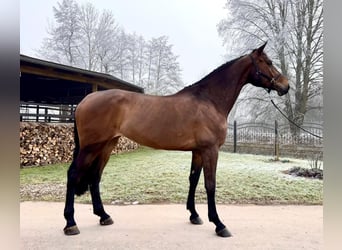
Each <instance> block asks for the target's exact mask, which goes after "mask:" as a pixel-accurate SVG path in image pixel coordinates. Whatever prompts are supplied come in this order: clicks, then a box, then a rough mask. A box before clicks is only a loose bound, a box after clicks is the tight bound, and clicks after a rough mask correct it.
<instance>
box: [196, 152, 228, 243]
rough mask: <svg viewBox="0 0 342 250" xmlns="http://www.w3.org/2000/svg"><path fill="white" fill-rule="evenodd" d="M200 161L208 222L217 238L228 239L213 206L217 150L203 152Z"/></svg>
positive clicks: (214, 205)
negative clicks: (202, 170)
mask: <svg viewBox="0 0 342 250" xmlns="http://www.w3.org/2000/svg"><path fill="white" fill-rule="evenodd" d="M202 159H203V168H204V183H205V189H206V191H207V199H208V217H209V221H211V222H213V223H214V224H215V226H216V229H215V232H216V234H217V235H218V236H221V237H230V236H232V235H231V233H230V232H229V231H228V230H227V228H226V226H225V225H224V224H223V223H222V222H221V221H220V219H219V216H218V214H217V210H216V204H215V189H216V167H217V159H218V149H216V148H211V149H208V150H205V151H204V152H203V154H202Z"/></svg>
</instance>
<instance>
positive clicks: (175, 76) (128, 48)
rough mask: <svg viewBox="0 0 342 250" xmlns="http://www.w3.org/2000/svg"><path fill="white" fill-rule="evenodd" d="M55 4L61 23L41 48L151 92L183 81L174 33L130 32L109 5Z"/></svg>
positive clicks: (71, 1)
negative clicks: (145, 34)
mask: <svg viewBox="0 0 342 250" xmlns="http://www.w3.org/2000/svg"><path fill="white" fill-rule="evenodd" d="M57 5H58V6H57V7H54V13H55V16H54V17H55V21H56V22H55V25H54V24H52V26H51V28H50V32H49V37H48V38H46V39H45V41H44V43H43V45H42V47H41V49H40V51H39V53H40V55H42V56H43V57H45V58H46V59H50V60H53V61H58V62H61V63H66V64H69V65H73V66H78V67H81V68H86V69H88V70H96V71H101V72H106V73H110V74H114V75H115V76H117V77H119V78H121V79H123V80H127V81H132V82H133V83H135V84H137V85H140V86H142V87H144V88H145V89H146V90H145V91H146V92H147V93H153V94H169V93H173V92H175V91H176V90H177V89H179V88H180V87H182V86H183V83H182V80H181V74H180V72H181V70H180V67H179V63H178V61H177V60H178V57H177V56H175V55H174V54H173V51H172V45H170V44H169V42H168V37H166V36H161V37H158V38H152V39H151V40H150V41H148V42H146V41H145V39H144V38H143V37H142V36H139V35H137V34H135V33H133V34H128V33H126V32H125V31H124V29H123V28H121V27H120V26H119V25H118V24H117V23H116V21H115V19H114V16H113V13H112V12H111V11H108V10H103V11H102V12H99V11H98V10H97V9H96V8H95V7H94V5H92V4H90V3H86V4H83V5H80V6H79V5H78V4H77V3H76V2H75V1H74V0H63V1H62V3H57Z"/></svg>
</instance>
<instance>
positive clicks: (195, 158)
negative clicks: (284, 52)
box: [64, 42, 289, 237]
mask: <svg viewBox="0 0 342 250" xmlns="http://www.w3.org/2000/svg"><path fill="white" fill-rule="evenodd" d="M266 43H267V42H266ZM266 43H265V44H263V45H262V46H261V47H259V48H257V49H255V50H253V51H252V52H251V53H250V54H247V55H244V56H241V57H239V58H236V59H234V60H232V61H229V62H227V63H225V64H223V65H222V66H220V67H218V68H217V69H215V70H214V71H213V72H211V73H210V74H208V75H207V76H206V77H204V78H203V79H201V80H200V81H198V82H197V83H195V84H193V85H190V86H188V87H185V88H184V89H182V90H180V91H179V92H177V93H175V94H173V95H169V96H152V95H146V94H141V93H135V92H128V91H123V90H118V89H113V90H105V91H99V92H94V93H91V94H89V95H87V96H86V97H85V98H84V99H83V100H82V101H81V102H80V103H79V104H78V106H77V108H76V111H75V127H74V130H75V149H74V154H73V161H72V163H71V165H70V167H69V170H68V173H67V191H66V201H65V209H64V217H65V219H66V222H67V223H66V226H65V228H64V233H65V234H66V235H74V234H79V233H80V231H79V229H78V227H77V225H76V222H75V219H74V196H75V194H76V195H82V194H84V193H85V192H86V191H87V190H88V188H89V189H90V194H91V199H92V204H93V213H94V214H95V215H98V216H99V217H100V225H110V224H113V220H112V219H111V217H110V216H109V215H108V214H107V213H106V212H105V210H104V207H103V204H102V201H101V197H100V190H99V183H100V179H101V175H102V172H103V169H104V167H105V165H106V163H107V161H108V159H109V157H110V154H111V152H112V149H113V147H114V146H115V145H116V144H117V142H118V139H119V137H120V136H125V137H127V138H129V139H131V140H133V141H135V142H137V143H139V144H141V145H146V146H148V147H152V148H156V149H166V150H184V151H192V161H191V170H190V176H189V182H190V188H189V193H188V198H187V203H186V208H187V209H188V210H189V211H190V214H191V215H190V222H191V223H192V224H202V223H203V222H202V220H201V218H200V217H199V215H198V213H197V212H196V209H195V191H196V186H197V183H198V180H199V177H200V174H201V171H202V168H203V172H204V180H205V189H206V193H207V203H208V217H209V221H210V222H213V223H214V224H215V226H216V229H215V232H216V234H217V235H218V236H221V237H229V236H231V233H230V232H229V231H228V229H227V228H226V226H225V225H224V224H223V223H222V222H221V220H220V219H219V216H218V213H217V211H216V204H215V188H216V165H217V159H218V151H219V148H220V146H221V145H222V144H223V143H224V141H225V138H226V133H227V117H228V114H229V112H230V110H231V109H232V107H233V105H234V102H235V101H236V99H237V97H238V95H239V93H240V91H241V89H242V87H243V86H244V85H245V84H247V83H251V84H253V85H255V86H257V87H263V88H265V89H267V90H269V91H271V90H275V91H277V92H278V95H279V96H281V95H284V94H286V93H287V92H288V90H289V84H288V79H287V78H286V77H285V76H283V75H282V74H280V73H279V71H278V70H277V69H276V68H275V67H274V66H273V64H272V61H271V60H270V59H269V58H268V57H267V55H266V54H265V52H264V48H265V46H266Z"/></svg>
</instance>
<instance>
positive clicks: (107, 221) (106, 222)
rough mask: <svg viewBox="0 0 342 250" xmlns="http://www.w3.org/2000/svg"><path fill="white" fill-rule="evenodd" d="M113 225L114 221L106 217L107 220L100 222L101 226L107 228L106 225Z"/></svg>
mask: <svg viewBox="0 0 342 250" xmlns="http://www.w3.org/2000/svg"><path fill="white" fill-rule="evenodd" d="M113 223H114V221H113V220H112V218H110V217H108V218H107V219H104V220H100V225H101V226H108V225H112V224H113Z"/></svg>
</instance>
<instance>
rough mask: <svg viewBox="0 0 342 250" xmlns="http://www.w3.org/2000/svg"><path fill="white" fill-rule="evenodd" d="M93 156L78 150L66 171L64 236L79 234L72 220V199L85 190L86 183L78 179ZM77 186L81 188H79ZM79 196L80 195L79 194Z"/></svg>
mask: <svg viewBox="0 0 342 250" xmlns="http://www.w3.org/2000/svg"><path fill="white" fill-rule="evenodd" d="M93 159H94V156H93V155H92V154H88V153H87V152H85V151H84V150H80V153H79V154H78V149H77V152H76V153H74V158H73V161H72V163H71V165H70V167H69V170H68V176H67V192H66V199H65V207H64V218H65V220H66V222H67V224H66V226H65V228H64V234H66V235H75V234H79V233H80V231H79V229H78V228H77V225H76V222H75V219H74V211H75V210H74V197H75V194H78V193H79V192H80V191H79V190H80V189H81V190H82V192H85V191H86V190H87V184H86V182H81V184H82V185H80V183H79V182H80V179H81V178H82V175H84V173H83V170H86V169H87V168H88V167H89V166H90V164H91V162H92V161H93ZM79 186H82V188H80V187H79ZM79 194H81V193H79Z"/></svg>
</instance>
